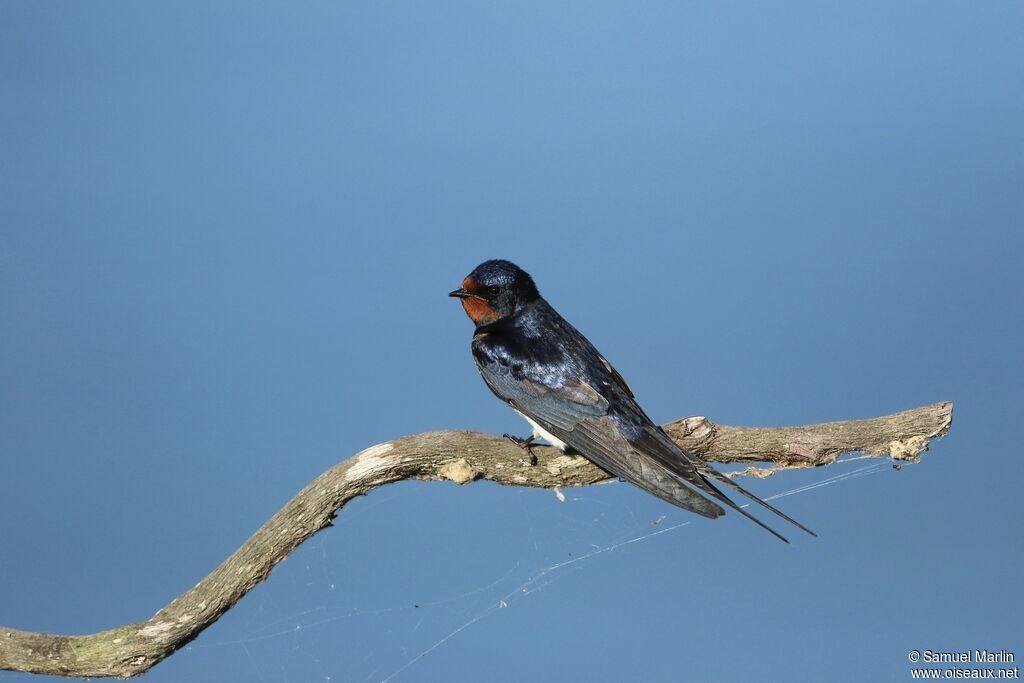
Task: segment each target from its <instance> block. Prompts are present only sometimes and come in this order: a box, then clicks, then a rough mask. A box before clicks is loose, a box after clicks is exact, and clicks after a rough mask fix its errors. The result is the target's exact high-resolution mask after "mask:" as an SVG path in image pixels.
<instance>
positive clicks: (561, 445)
mask: <svg viewBox="0 0 1024 683" xmlns="http://www.w3.org/2000/svg"><path fill="white" fill-rule="evenodd" d="M512 410H516V409H515V408H513V409H512ZM516 412H517V413H519V417H521V418H523V419H524V420H526V421H527V422H529V423H530V426H531V427H533V438H535V439H544V440H545V441H547V442H548V443H549V444H551V445H552V446H554V447H555V448H557V449H558V450H560V451H562V452H563V453H565V449H566V448H568V446H567V445H566V443H565V442H564V441H562V440H561V439H559V438H558V437H555V436H552V435H551V434H549V433H548V432H547V431H546V430H545V429H544V428H543V427H541V426H540V425H539V424H537V423H536V422H534V421H533V420H531V419H530V418H528V417H526V416H525V415H523V414H522V413H520V412H519V411H518V410H516Z"/></svg>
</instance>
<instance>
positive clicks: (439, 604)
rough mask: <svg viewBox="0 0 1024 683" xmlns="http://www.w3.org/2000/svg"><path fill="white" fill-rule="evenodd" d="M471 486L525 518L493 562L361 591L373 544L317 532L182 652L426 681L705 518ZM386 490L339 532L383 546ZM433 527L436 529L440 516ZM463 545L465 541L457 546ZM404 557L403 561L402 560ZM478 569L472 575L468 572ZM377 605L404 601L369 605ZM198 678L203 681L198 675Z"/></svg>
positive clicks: (274, 672)
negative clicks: (604, 568)
mask: <svg viewBox="0 0 1024 683" xmlns="http://www.w3.org/2000/svg"><path fill="white" fill-rule="evenodd" d="M867 457H871V456H861V457H857V458H849V459H847V460H846V461H844V463H840V464H836V465H834V466H833V467H831V468H830V471H831V472H832V474H831V475H830V476H827V477H824V478H820V479H816V480H814V481H811V482H810V483H807V484H804V485H800V486H797V487H794V488H791V489H788V490H785V491H782V492H780V493H777V494H775V495H772V496H769V497H766V498H765V500H769V501H771V500H777V499H780V498H786V497H789V496H794V495H802V494H806V493H808V492H810V491H814V490H816V489H819V488H822V487H825V486H831V485H834V484H838V483H841V482H848V481H850V480H853V479H857V478H860V477H865V476H870V475H873V474H877V473H879V472H882V471H885V470H888V469H889V464H888V463H887V462H886V461H879V460H878V459H875V460H874V461H873V462H870V463H868V464H864V465H860V466H857V467H852V468H851V466H850V465H849V464H848V463H850V462H852V461H855V460H861V459H863V458H867ZM837 468H840V469H841V470H842V471H839V472H837V471H836V469H837ZM815 474H817V473H815ZM424 488H425V489H426V488H433V489H438V488H441V487H437V486H436V485H434V486H432V487H424ZM472 488H477V489H479V490H480V495H481V497H489V498H490V499H491V500H492V501H493V495H494V493H495V490H496V489H497V490H500V491H502V492H503V495H508V496H511V497H512V498H513V499H514V503H513V504H512V505H511V506H506V508H508V507H512V508H516V507H518V508H519V509H520V511H521V513H522V514H521V515H519V516H518V517H517V518H516V520H514V521H512V522H510V523H509V525H508V527H507V528H508V529H511V530H512V533H510V534H502V533H498V534H497V537H498V538H501V539H502V540H503V542H502V543H499V544H497V545H499V546H500V547H499V548H497V549H495V547H494V546H495V545H496V544H495V542H494V538H495V536H494V535H490V534H482V535H483V536H484V537H486V540H485V541H484V542H485V543H486V544H487V545H484V546H483V547H484V548H486V552H485V553H481V554H482V555H486V557H485V558H484V559H483V560H482V561H481V560H480V558H479V557H477V558H475V561H471V560H473V559H474V558H470V557H468V556H467V557H448V556H447V555H448V553H445V552H439V553H434V554H431V555H430V556H427V557H424V558H422V561H421V563H420V564H421V566H420V567H417V568H414V569H413V570H412V571H410V572H408V573H403V572H402V571H398V572H397V573H396V574H395V575H397V576H406V577H408V576H410V575H416V576H419V575H420V574H422V577H421V578H420V579H419V580H413V581H410V585H407V586H402V585H392V584H388V583H387V582H386V581H387V577H389V576H390V574H389V573H388V572H376V573H378V574H380V573H382V574H384V576H382V577H377V579H378V580H380V581H383V583H377V584H374V576H373V574H374V572H372V571H371V572H369V573H368V574H367V576H366V577H364V578H363V580H357V581H355V582H353V580H352V576H351V574H352V573H353V569H354V567H355V565H354V564H353V563H354V561H355V560H354V559H353V558H358V560H359V561H360V562H364V563H365V565H366V566H372V565H373V564H374V562H376V561H377V558H373V557H371V558H365V557H364V552H363V550H361V549H362V548H365V547H367V546H366V545H364V543H365V542H366V541H365V538H363V539H362V540H360V539H359V538H356V539H347V538H338V537H336V536H335V537H332V533H327V534H319V535H318V536H316V537H314V538H313V539H311V540H310V541H308V542H307V543H305V544H304V545H303V546H301V547H300V548H299V549H297V550H296V551H295V552H294V553H293V554H292V556H291V557H290V558H289V559H288V561H287V562H285V563H283V564H282V565H281V566H279V567H278V568H277V569H276V570H275V572H274V574H273V575H272V577H271V580H270V581H269V582H268V584H265V585H262V586H259V587H257V588H256V589H254V591H253V592H251V593H250V594H249V595H248V596H247V597H246V598H245V599H244V600H242V601H241V602H240V603H239V604H238V605H236V606H235V608H233V609H232V610H231V611H229V612H228V613H227V614H226V615H225V616H224V617H223V618H222V619H221V621H220V622H218V624H216V625H214V626H213V627H211V629H209V630H208V631H207V632H206V633H204V634H203V636H201V637H200V638H199V639H198V640H197V641H196V642H194V643H192V644H190V645H188V646H186V647H185V650H186V652H185V653H183V655H184V656H185V657H192V658H194V661H193V663H192V665H191V666H194V667H195V668H196V669H197V670H199V671H201V672H203V673H202V676H206V675H210V676H211V678H209V680H225V679H227V680H236V679H240V678H245V679H249V680H255V681H261V682H269V681H291V680H296V681H305V680H320V681H325V682H331V681H382V682H390V681H403V680H418V677H417V676H416V675H415V674H416V671H417V668H418V667H419V666H420V665H421V664H422V663H423V662H424V660H425V659H426V658H428V657H430V656H437V655H438V654H439V653H441V652H443V651H445V650H446V648H450V646H451V644H452V642H453V641H457V640H458V639H459V638H460V637H465V636H466V633H467V632H468V631H472V630H474V629H476V628H479V626H480V625H481V624H482V623H486V622H488V621H491V620H493V619H495V618H500V616H499V615H501V614H502V613H503V612H506V611H511V610H517V609H520V608H522V607H523V606H524V605H526V604H527V601H529V600H531V599H532V598H534V596H536V595H537V594H539V593H542V592H546V591H551V590H555V591H557V590H558V589H557V584H558V583H559V582H560V581H562V580H563V579H565V578H567V577H570V576H574V575H578V573H579V572H598V571H600V569H599V568H600V565H601V563H602V560H603V559H604V558H609V557H611V556H613V555H616V554H621V553H629V552H630V551H631V550H632V549H633V548H636V547H638V546H639V545H642V544H647V543H652V542H657V541H658V540H659V539H665V538H666V537H671V536H675V535H678V534H685V533H686V527H688V526H690V525H691V524H692V523H693V522H694V520H696V519H697V518H695V517H694V516H692V515H689V514H687V513H685V512H682V511H677V510H676V509H675V508H669V509H668V510H666V506H664V505H662V504H660V503H659V502H658V501H654V500H653V499H650V500H648V498H649V497H646V496H630V495H628V494H627V495H623V496H616V497H610V496H606V495H603V494H602V493H600V492H597V489H602V488H605V487H586V488H582V489H567V490H565V491H564V492H557V493H558V494H559V495H558V498H557V499H556V496H555V495H554V494H552V493H551V492H550V491H541V490H535V489H507V488H503V487H491V488H488V487H485V486H480V485H479V484H475V485H474V486H473V487H467V489H466V490H469V489H472ZM619 488H621V489H627V487H625V486H621V487H619ZM380 493H381V494H382V495H379V496H370V497H368V498H367V499H360V500H357V501H354V502H353V503H352V504H350V505H349V506H347V507H346V509H345V510H343V511H342V512H341V513H340V515H339V518H338V520H339V522H340V521H341V520H342V518H343V517H344V518H345V524H339V527H342V528H345V527H347V528H350V529H353V530H354V531H353V533H354V535H355V536H357V537H359V536H361V534H360V533H359V532H360V530H362V531H363V532H365V533H366V534H371V535H372V533H374V532H372V531H371V530H372V529H373V528H375V527H376V526H378V525H379V523H380V522H381V521H382V517H386V514H385V513H386V511H388V510H393V509H394V508H396V507H400V506H401V504H403V503H404V502H405V500H404V498H405V496H407V495H408V492H407V491H405V490H403V487H402V486H401V485H399V486H392V487H389V488H388V489H385V490H383V491H381V492H380ZM420 493H422V492H420ZM420 493H417V494H416V495H420ZM435 493H437V494H438V497H437V499H436V500H437V501H441V500H445V499H450V498H452V496H450V495H446V494H450V492H449V491H444V490H443V489H442V490H440V491H439V492H438V491H435ZM563 498H564V500H562V499H563ZM538 499H542V500H547V501H548V502H552V501H554V502H555V503H557V506H558V508H557V510H558V511H557V513H556V514H555V515H554V521H552V515H551V514H550V513H543V514H541V515H540V516H539V518H540V519H542V520H543V522H544V523H543V524H539V523H537V522H536V521H535V520H534V517H535V514H534V513H533V512H532V511H535V510H536V509H537V508H538V507H543V506H539V505H537V500H538ZM638 500H640V501H643V502H639V503H638V502H637V501H638ZM559 501H561V502H559ZM622 501H629V502H622ZM648 506H649V507H648ZM489 507H493V505H492V506H489ZM651 511H657V512H658V514H650V512H651ZM424 517H426V518H429V517H430V513H427V514H425V515H424ZM384 523H385V524H387V523H388V520H387V519H384ZM485 523H486V520H485ZM333 531H335V530H332V532H333ZM510 536H512V538H510ZM408 540H409V537H408V536H403V537H402V538H401V539H396V542H401V543H402V544H403V545H404V544H407V542H408ZM369 545H370V547H372V546H373V543H372V542H371V543H370V544H369ZM459 545H460V543H459V542H458V539H456V541H455V542H454V543H453V545H452V546H451V547H452V548H456V547H458V546H459ZM371 554H372V553H371ZM398 554H399V551H398V550H396V551H395V553H393V554H392V555H391V557H392V559H394V558H395V557H396V556H397V555H398ZM467 564H469V565H470V568H469V570H468V571H459V570H461V569H463V568H464V567H465V565H467ZM435 565H439V566H435ZM456 568H458V569H459V570H456ZM356 573H358V572H356ZM453 574H454V578H452V575H453ZM467 576H469V577H476V579H475V580H474V579H472V578H469V579H467ZM445 577H448V579H449V580H448V581H447V583H446V582H445V581H444V580H443V579H444V578H445ZM480 577H483V578H480ZM371 586H376V588H372V587H371ZM467 586H468V588H467ZM373 595H378V596H392V599H391V600H390V601H385V599H384V598H381V599H380V600H379V601H378V600H375V599H374V598H372V597H368V596H373ZM417 596H418V597H417ZM231 651H234V652H237V653H238V656H236V655H234V654H230V652H231ZM179 657H180V655H179ZM175 659H176V658H172V660H169V661H173V660H175ZM158 670H159V668H158ZM154 673H156V671H154ZM189 677H190V679H191V680H199V678H198V677H197V676H196V675H195V674H194V673H193V672H192V671H190V672H189Z"/></svg>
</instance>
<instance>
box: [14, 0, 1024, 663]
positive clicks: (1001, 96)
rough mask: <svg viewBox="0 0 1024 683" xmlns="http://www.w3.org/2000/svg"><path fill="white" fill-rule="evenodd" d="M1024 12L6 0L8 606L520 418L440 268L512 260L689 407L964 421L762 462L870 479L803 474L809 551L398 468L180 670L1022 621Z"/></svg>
mask: <svg viewBox="0 0 1024 683" xmlns="http://www.w3.org/2000/svg"><path fill="white" fill-rule="evenodd" d="M1022 30H1024V6H1022V5H1021V4H1020V3H1014V2H989V3H956V2H905V3H895V4H894V3H880V2H866V3H811V2H807V3H781V4H777V5H774V6H772V5H765V4H763V3H746V2H722V3H700V4H695V3H661V2H656V3H642V4H638V3H611V2H596V3H562V2H556V3H512V4H510V3H469V2H465V3H462V2H432V3H394V2H375V3H337V2H309V3H302V4H301V5H296V4H294V3H265V2H245V3H235V2H222V3H214V4H212V5H211V4H210V3H189V2H183V3H129V2H94V3H84V4H83V3H68V2H21V1H13V0H12V1H8V2H5V3H3V4H2V5H0V98H2V101H3V106H2V107H0V126H2V130H3V135H2V136H0V174H2V177H3V182H2V183H0V321H2V329H3V334H2V335H0V500H2V501H3V503H4V504H3V509H4V513H3V514H2V515H0V538H2V539H3V541H4V543H3V546H4V548H3V551H2V552H0V576H3V581H2V582H0V583H2V585H0V624H3V625H7V626H12V627H16V628H22V629H28V630H40V631H47V632H70V633H84V632H92V631H96V630H101V629H106V628H110V627H113V626H116V625H119V624H122V623H124V622H129V621H138V620H142V619H145V618H147V617H148V616H149V615H151V614H152V613H153V612H154V611H156V610H157V609H158V608H160V607H161V606H163V605H164V604H166V602H168V601H169V600H170V599H171V598H172V597H173V596H175V595H177V594H178V593H180V592H181V591H183V590H185V589H186V588H188V587H190V586H192V585H193V584H194V583H195V582H196V581H198V580H199V579H200V578H201V577H203V576H204V575H205V574H206V573H207V572H208V571H209V570H210V569H212V568H213V567H214V566H215V565H216V564H218V563H219V562H220V561H221V560H223V559H224V558H225V557H226V556H227V555H228V554H229V553H230V552H231V551H233V550H234V549H235V548H236V547H237V546H238V545H239V544H240V543H241V542H242V541H243V540H244V539H245V538H247V537H248V536H249V534H250V533H251V532H252V531H253V530H255V529H256V528H257V527H258V526H259V525H260V524H262V523H263V522H264V521H265V520H266V518H267V517H269V516H270V515H271V514H272V513H273V512H274V511H276V510H277V509H278V508H279V507H280V506H281V505H282V504H283V503H284V502H285V501H286V500H287V499H288V498H289V497H291V496H292V495H293V494H294V493H295V492H296V491H298V490H299V489H300V488H301V487H302V486H303V485H304V484H306V483H307V482H308V481H309V480H310V479H312V478H313V477H314V476H316V475H317V474H319V473H320V472H321V471H323V470H325V469H327V468H328V467H329V466H331V465H332V464H334V463H335V462H337V461H338V460H339V459H342V458H345V457H348V456H349V455H351V454H354V453H355V452H357V451H359V450H360V449H362V448H364V447H366V446H368V445H371V444H374V443H378V442H380V441H384V440H387V439H389V438H393V437H395V436H400V435H404V434H409V433H415V432H420V431H427V430H433V429H442V428H468V429H477V430H482V431H487V432H492V433H497V434H500V433H502V432H506V431H513V432H519V433H525V432H526V429H525V425H523V424H521V422H520V421H519V419H518V418H517V417H516V416H515V415H514V414H512V413H511V412H510V411H508V410H507V408H505V407H504V406H502V405H501V404H500V403H499V402H498V401H496V400H495V399H493V398H492V397H491V395H490V393H489V392H488V391H487V389H486V387H485V386H484V385H483V383H482V382H481V381H480V379H479V377H478V375H477V373H476V370H475V368H474V367H473V363H472V360H471V358H470V355H469V340H470V335H471V325H470V323H469V321H468V320H466V319H465V317H464V316H463V314H462V312H461V311H460V310H459V308H458V306H457V304H456V303H455V302H453V301H452V300H450V299H448V298H446V297H445V294H446V293H447V292H448V291H449V290H451V289H452V288H453V287H455V286H457V285H458V283H459V282H460V281H461V279H462V277H463V276H464V275H465V274H466V273H468V272H469V271H470V270H471V269H472V268H473V267H474V266H475V265H476V264H477V263H478V262H480V261H481V260H484V259H486V258H494V257H502V258H508V259H511V260H514V261H516V262H517V263H519V264H520V265H521V266H523V267H524V268H526V269H527V270H528V271H530V272H531V273H532V274H533V275H534V277H535V279H536V280H537V283H538V285H539V287H540V289H541V291H542V293H543V294H545V295H546V296H547V297H548V299H549V300H550V301H551V302H552V303H553V304H554V305H555V306H556V307H557V308H558V309H559V310H560V311H561V312H562V313H563V314H564V315H565V316H566V317H567V318H568V319H569V320H570V321H572V322H573V323H574V324H575V325H576V326H577V327H579V328H580V329H581V330H582V331H583V332H584V333H585V334H587V335H588V336H589V337H590V338H591V340H592V341H594V343H595V344H596V345H597V346H598V348H600V349H601V350H602V351H603V352H604V354H605V355H606V356H607V357H608V358H610V359H611V360H612V362H614V363H615V365H616V366H617V368H618V369H619V370H620V371H621V372H622V374H623V375H624V376H625V377H626V378H627V380H628V381H629V383H630V384H631V386H632V387H633V389H634V390H635V392H636V393H637V395H638V397H639V399H640V400H641V402H642V404H643V405H644V406H645V407H646V408H647V410H648V412H649V413H650V414H651V415H652V417H654V418H655V419H658V420H662V421H665V420H669V419H672V418H675V417H679V416H682V415H692V414H702V415H707V416H709V417H710V418H711V419H713V420H717V421H720V422H723V423H731V424H762V425H782V424H794V423H805V422H815V421H823V420H832V419H841V418H852V417H868V416H873V415H878V414H884V413H888V412H892V411H896V410H901V409H905V408H909V407H912V406H916V405H921V404H926V403H930V402H933V401H939V400H945V399H951V400H954V401H955V402H956V412H955V418H954V424H953V429H952V431H951V433H950V435H949V436H948V437H947V438H946V439H944V440H941V441H938V442H936V443H934V444H933V448H932V451H931V452H930V453H928V454H926V456H925V458H924V461H923V463H922V464H920V465H916V466H911V467H905V468H903V470H902V471H899V472H896V471H894V470H892V469H891V468H890V467H889V466H888V464H886V463H884V462H882V463H881V465H880V466H878V467H869V468H868V469H864V470H861V469H859V468H861V467H864V466H865V465H870V464H871V463H870V462H868V461H864V462H857V463H851V464H849V465H846V466H845V467H842V468H839V467H837V468H829V469H822V470H817V471H813V472H799V473H788V474H785V475H780V476H778V477H776V478H774V479H770V480H767V481H764V482H750V487H751V488H752V489H754V490H755V491H757V492H758V493H760V494H762V495H765V496H769V495H774V494H779V493H785V492H787V491H790V490H792V489H794V488H796V487H799V486H804V485H807V484H813V483H817V482H825V481H827V480H829V478H830V477H832V476H834V475H839V474H844V473H845V474H847V475H849V476H848V477H847V478H845V479H842V480H840V481H837V482H835V483H834V484H829V485H826V486H821V487H818V488H815V489H813V490H810V491H807V492H803V493H799V494H794V495H790V496H787V497H785V498H783V499H781V500H779V501H778V504H779V505H780V507H783V508H784V509H785V510H786V511H787V512H789V513H790V514H792V515H793V516H794V517H796V518H797V519H800V520H801V521H803V522H804V523H806V524H807V525H808V526H810V527H812V528H813V529H815V530H816V531H817V532H818V534H819V538H817V539H809V538H800V537H799V536H796V535H794V540H795V541H796V542H795V543H794V544H793V545H791V546H784V545H783V544H780V543H777V542H775V541H774V540H773V539H772V538H771V537H770V536H768V535H767V534H765V533H764V532H762V531H760V530H758V529H757V528H756V527H754V526H753V525H751V524H749V523H747V522H745V521H744V520H742V519H739V518H738V516H737V515H728V516H727V517H726V518H725V519H723V520H718V521H715V522H711V521H707V520H702V519H697V518H691V517H688V516H687V515H686V514H685V513H683V512H681V511H678V510H676V509H674V508H672V507H670V506H668V505H666V504H664V503H661V502H660V501H658V500H656V499H653V498H651V497H649V496H645V495H644V494H643V493H642V492H640V491H638V490H636V489H634V488H632V487H629V486H627V485H623V484H613V485H609V486H600V487H590V488H586V489H580V490H574V491H569V492H567V500H566V501H565V502H559V501H558V500H557V499H556V497H555V496H554V495H553V494H552V493H551V492H550V491H533V490H521V489H513V488H501V487H497V486H494V485H490V484H482V483H477V484H473V485H472V486H468V487H462V488H457V487H455V486H454V485H450V484H441V483H429V484H426V483H418V482H406V483H402V484H398V485H394V486H391V487H388V488H386V489H382V490H378V491H376V492H374V493H373V494H371V495H370V496H368V497H366V498H364V499H360V500H358V501H356V502H354V503H353V504H352V505H351V506H350V507H349V508H346V509H345V510H343V511H342V513H341V515H340V516H339V519H338V524H337V526H336V527H335V528H333V529H330V530H328V531H326V532H324V533H321V534H318V535H317V536H316V537H315V538H314V539H313V540H311V541H310V542H309V543H307V544H306V545H305V546H303V547H302V548H300V549H299V550H298V551H297V552H296V553H295V554H294V555H293V556H292V557H291V558H290V559H289V561H288V562H285V563H283V564H282V565H280V566H279V567H278V568H277V569H275V571H274V573H273V574H272V575H271V577H270V580H269V581H268V582H267V583H265V584H263V585H261V586H259V587H257V588H256V589H255V590H254V591H253V592H252V593H251V594H250V595H249V596H247V597H246V598H245V599H244V600H243V601H242V602H241V603H240V604H239V605H238V606H237V607H236V608H235V609H234V610H232V611H231V612H229V613H228V614H227V615H226V616H225V617H224V618H223V619H222V620H221V621H219V622H218V623H217V624H215V625H214V626H213V627H211V628H210V629H208V630H207V631H206V632H204V633H203V634H202V635H201V636H200V637H199V638H198V639H197V640H196V641H195V642H194V643H192V644H191V645H190V646H189V647H188V648H187V649H185V650H183V651H181V652H179V653H177V654H175V655H174V656H173V657H171V658H170V659H168V660H167V661H165V662H164V663H162V664H160V665H158V666H157V667H156V668H155V669H153V670H152V671H151V672H150V673H149V674H147V677H146V680H147V681H153V682H157V683H159V682H161V681H181V680H188V681H197V682H203V681H225V680H255V681H268V682H269V681H317V680H319V681H350V680H351V681H364V680H366V681H371V680H382V679H386V678H388V677H390V676H392V675H394V678H393V680H396V681H403V680H408V681H414V680H423V681H426V680H446V681H478V680H483V679H486V680H509V681H512V680H524V679H527V680H549V679H570V680H572V679H575V680H579V679H590V680H597V681H616V680H626V679H630V680H657V681H681V680H717V681H747V680H823V679H824V680H849V681H861V680H907V679H909V667H910V665H909V663H908V662H907V652H908V651H909V650H911V649H918V650H923V649H934V650H942V649H950V650H964V649H975V648H988V649H991V650H998V649H1007V650H1011V651H1015V652H1016V653H1017V655H1018V656H1021V655H1024V651H1022V649H1021V644H1022V643H1021V638H1020V633H1021V631H1020V617H1019V615H1020V613H1021V608H1022V607H1024V601H1022V595H1021V589H1020V585H1019V580H1018V578H1019V576H1018V575H1019V567H1020V566H1021V564H1022V560H1024V558H1022V556H1021V545H1020V542H1019V539H1020V536H1021V520H1022V519H1024V514H1022V513H1024V510H1022V503H1021V499H1020V496H1019V492H1018V491H1019V485H1020V481H1021V479H1022V475H1024V466H1022V464H1021V458H1020V453H1019V450H1020V448H1019V439H1018V437H1017V435H1016V426H1017V423H1018V421H1019V420H1018V419H1017V416H1016V413H1017V411H1018V410H1019V406H1020V403H1021V391H1020V386H1021V382H1022V379H1024V378H1022V376H1021V375H1022V373H1021V361H1020V349H1021V348H1024V319H1022V314H1021V310H1022V308H1021V305H1020V301H1019V299H1020V294H1021V292H1022V285H1024V278H1022V276H1021V269H1020V265H1019V261H1020V257H1021V253H1022V249H1021V247H1022V246H1024V244H1022V243H1024V239H1022V236H1021V227H1022V225H1024V223H1022V216H1024V191H1022V189H1021V188H1022V187H1024V132H1022V127H1021V124H1020V122H1021V121H1022V120H1024V88H1022V86H1021V84H1022V83H1024V42H1022V39H1021V35H1024V31H1022ZM687 521H692V523H690V524H685V525H682V526H678V525H681V524H683V523H684V522H687ZM655 532H662V533H657V534H656V535H652V534H654V533H655ZM632 539H643V540H640V541H636V542H632V543H627V541H630V540H632ZM570 561H571V563H570V564H564V563H566V562H570ZM501 605H504V606H501ZM428 649H429V650H430V653H429V654H428V655H427V656H425V657H422V658H418V655H419V654H420V653H421V652H423V651H425V650H428ZM395 674H397V675H395ZM21 680H38V679H34V678H32V677H28V676H23V675H18V674H11V673H0V681H21Z"/></svg>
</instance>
